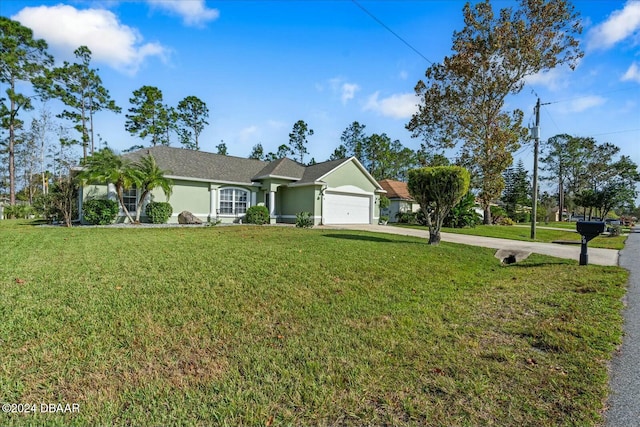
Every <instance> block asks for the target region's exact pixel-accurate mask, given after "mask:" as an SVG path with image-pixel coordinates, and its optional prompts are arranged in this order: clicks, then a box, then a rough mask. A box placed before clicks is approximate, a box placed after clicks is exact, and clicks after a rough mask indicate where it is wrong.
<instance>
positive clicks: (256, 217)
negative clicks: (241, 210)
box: [244, 206, 270, 225]
mask: <svg viewBox="0 0 640 427" xmlns="http://www.w3.org/2000/svg"><path fill="white" fill-rule="evenodd" d="M244 221H245V222H246V223H247V224H257V225H262V224H269V221H270V218H269V209H267V207H266V206H251V207H250V208H249V209H247V213H246V214H245V216H244Z"/></svg>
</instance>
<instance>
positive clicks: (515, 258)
mask: <svg viewBox="0 0 640 427" xmlns="http://www.w3.org/2000/svg"><path fill="white" fill-rule="evenodd" d="M529 255H531V252H527V251H519V250H515V249H498V251H497V252H496V255H495V257H496V258H498V259H499V260H500V261H501V262H502V263H503V264H514V263H516V262H519V261H522V260H525V259H527V258H528V257H529Z"/></svg>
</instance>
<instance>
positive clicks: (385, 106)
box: [364, 92, 418, 119]
mask: <svg viewBox="0 0 640 427" xmlns="http://www.w3.org/2000/svg"><path fill="white" fill-rule="evenodd" d="M379 96H380V92H375V93H374V94H373V95H371V96H370V97H369V99H368V100H367V103H366V104H365V106H364V110H365V111H375V112H377V113H379V114H381V115H383V116H386V117H393V118H394V119H408V118H410V117H411V116H412V115H413V114H414V113H415V112H417V111H418V106H417V105H418V98H417V97H416V95H415V94H414V93H398V94H394V95H391V96H389V97H387V98H383V99H378V98H379Z"/></svg>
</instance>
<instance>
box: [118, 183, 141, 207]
mask: <svg viewBox="0 0 640 427" xmlns="http://www.w3.org/2000/svg"><path fill="white" fill-rule="evenodd" d="M122 201H123V202H124V205H125V207H126V208H127V210H128V211H129V212H135V211H136V207H137V205H138V189H137V188H135V187H133V188H130V189H128V190H123V191H122Z"/></svg>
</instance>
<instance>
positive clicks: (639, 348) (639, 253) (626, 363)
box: [605, 227, 640, 427]
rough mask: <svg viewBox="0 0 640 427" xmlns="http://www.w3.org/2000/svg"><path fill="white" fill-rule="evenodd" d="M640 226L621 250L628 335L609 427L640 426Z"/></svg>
mask: <svg viewBox="0 0 640 427" xmlns="http://www.w3.org/2000/svg"><path fill="white" fill-rule="evenodd" d="M639 261H640V227H636V228H635V229H634V232H633V233H630V234H629V237H628V238H627V241H626V243H625V246H624V249H623V250H622V251H621V252H620V266H621V267H623V268H625V269H627V270H629V282H628V285H627V286H628V288H627V293H626V295H625V305H626V307H625V310H624V337H623V338H622V346H621V347H620V350H619V352H618V353H617V354H616V355H615V356H614V358H613V361H612V362H611V379H610V383H609V386H610V388H611V395H610V396H609V402H608V406H609V409H608V410H607V412H606V414H605V418H606V425H607V426H609V427H618V426H619V427H638V426H640V262H639Z"/></svg>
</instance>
